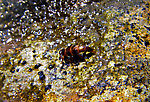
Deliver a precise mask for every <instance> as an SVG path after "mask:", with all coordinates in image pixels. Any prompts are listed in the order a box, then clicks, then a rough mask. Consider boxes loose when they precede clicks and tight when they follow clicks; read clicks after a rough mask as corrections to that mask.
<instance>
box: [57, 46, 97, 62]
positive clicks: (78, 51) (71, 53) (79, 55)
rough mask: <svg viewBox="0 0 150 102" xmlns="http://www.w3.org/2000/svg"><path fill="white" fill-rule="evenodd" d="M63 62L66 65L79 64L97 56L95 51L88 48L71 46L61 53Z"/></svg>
mask: <svg viewBox="0 0 150 102" xmlns="http://www.w3.org/2000/svg"><path fill="white" fill-rule="evenodd" d="M59 54H60V58H61V59H62V62H63V61H65V63H67V64H69V63H79V62H84V61H85V58H89V57H91V56H92V55H94V54H95V51H94V49H92V48H91V47H88V46H79V45H70V46H68V47H67V48H63V49H61V50H60V52H59Z"/></svg>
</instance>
